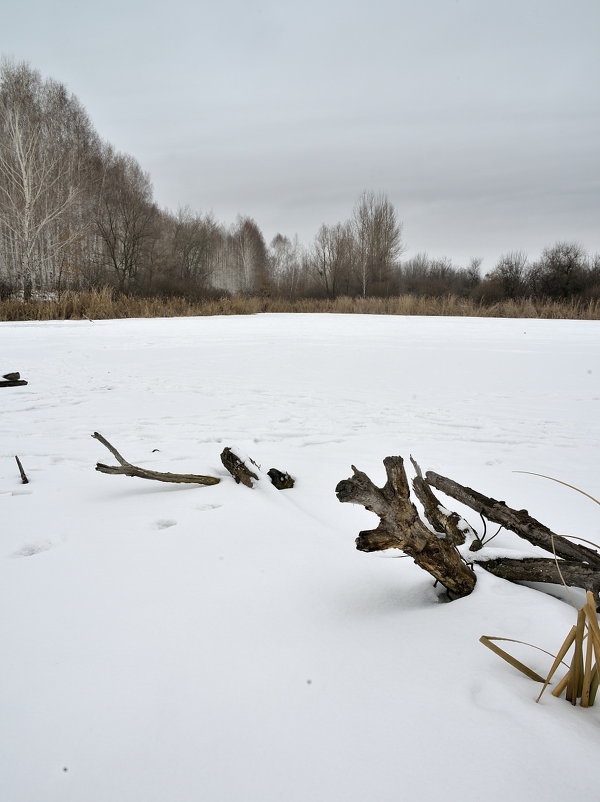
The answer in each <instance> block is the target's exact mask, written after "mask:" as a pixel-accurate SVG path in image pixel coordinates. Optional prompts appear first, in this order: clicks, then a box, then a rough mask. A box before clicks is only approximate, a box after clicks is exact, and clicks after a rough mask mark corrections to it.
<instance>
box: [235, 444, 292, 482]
mask: <svg viewBox="0 0 600 802" xmlns="http://www.w3.org/2000/svg"><path fill="white" fill-rule="evenodd" d="M221 462H222V463H223V466H224V467H225V468H226V469H227V470H228V471H229V473H230V474H231V475H232V476H233V478H234V479H235V482H236V484H240V483H241V484H243V485H246V487H254V482H258V481H259V477H258V476H257V475H256V474H255V473H254V471H252V470H251V469H250V468H249V467H248V466H247V465H246V463H245V462H244V461H243V460H242V459H241V458H240V457H238V455H237V454H236V453H235V452H233V451H232V450H231V449H230V448H229V446H228V447H227V448H224V449H223V451H222V452H221ZM250 462H252V463H253V464H254V465H255V466H256V468H257V469H258V465H256V463H255V462H254V460H252V459H251V460H250ZM267 476H268V477H269V479H270V480H271V483H272V484H273V485H274V486H275V487H276V488H277V490H289V489H290V488H292V487H293V486H294V479H293V478H292V477H291V476H290V475H289V473H286V472H285V471H280V470H279V468H270V469H269V470H268V471H267Z"/></svg>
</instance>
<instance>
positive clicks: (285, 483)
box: [267, 468, 295, 490]
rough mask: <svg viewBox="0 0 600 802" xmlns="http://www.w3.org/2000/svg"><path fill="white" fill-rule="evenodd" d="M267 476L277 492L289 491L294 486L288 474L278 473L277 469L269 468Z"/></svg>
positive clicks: (292, 479)
mask: <svg viewBox="0 0 600 802" xmlns="http://www.w3.org/2000/svg"><path fill="white" fill-rule="evenodd" d="M267 476H268V477H269V479H270V480H271V483H272V484H273V485H274V486H275V487H276V488H277V490H291V488H292V487H293V486H294V484H295V481H294V478H293V477H292V476H290V475H289V473H286V472H285V471H280V470H279V469H278V468H269V470H268V471H267Z"/></svg>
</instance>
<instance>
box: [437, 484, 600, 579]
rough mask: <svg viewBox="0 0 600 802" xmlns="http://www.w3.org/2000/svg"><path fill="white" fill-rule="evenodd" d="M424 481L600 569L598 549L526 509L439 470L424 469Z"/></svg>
mask: <svg viewBox="0 0 600 802" xmlns="http://www.w3.org/2000/svg"><path fill="white" fill-rule="evenodd" d="M425 481H426V482H427V484H429V485H431V486H433V487H435V488H436V489H437V490H441V492H442V493H445V494H446V495H447V496H451V497H452V498H454V499H456V500H457V501H460V502H461V503H462V504H465V505H466V506H467V507H471V509H473V510H475V511H476V512H478V513H480V514H481V515H484V516H485V517H486V518H487V519H488V520H490V521H494V522H495V523H497V524H501V525H502V526H504V527H505V528H506V529H510V530H511V531H512V532H515V534H517V535H519V537H522V538H524V539H525V540H528V541H529V542H530V543H532V544H533V545H534V546H539V547H540V548H542V549H544V550H545V551H549V552H551V553H553V554H556V555H557V556H558V557H562V558H563V559H564V560H574V561H576V562H580V563H588V564H589V565H590V566H592V567H595V569H596V570H600V554H598V552H597V551H594V550H593V549H588V548H587V547H586V546H581V545H579V544H578V543H572V542H571V541H570V540H567V538H565V537H561V535H557V534H555V533H554V532H552V530H550V529H548V527H547V526H544V524H541V523H540V522H539V521H536V519H535V518H532V517H531V515H529V513H528V512H527V510H513V509H512V508H511V507H508V506H507V505H506V504H505V503H504V502H503V501H496V499H493V498H488V497H487V496H484V495H483V494H482V493H478V492H477V491H476V490H473V489H472V488H470V487H465V486H464V485H461V484H459V483H458V482H455V481H454V480H453V479H448V478H447V477H446V476H440V474H437V473H434V472H433V471H427V473H426V474H425Z"/></svg>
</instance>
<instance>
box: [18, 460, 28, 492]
mask: <svg viewBox="0 0 600 802" xmlns="http://www.w3.org/2000/svg"><path fill="white" fill-rule="evenodd" d="M15 459H16V461H17V467H18V469H19V473H20V474H21V482H22V483H23V484H24V485H28V484H29V479H28V478H27V474H26V473H25V471H24V470H23V466H22V465H21V460H20V459H19V458H18V457H15Z"/></svg>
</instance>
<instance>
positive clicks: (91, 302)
mask: <svg viewBox="0 0 600 802" xmlns="http://www.w3.org/2000/svg"><path fill="white" fill-rule="evenodd" d="M266 312H268V313H286V314H290V313H324V312H326V313H331V314H341V315H343V314H361V315H414V316H446V317H447V316H450V317H504V318H550V319H570V320H598V319H600V300H590V301H580V300H570V301H562V302H559V301H538V300H533V299H527V298H525V299H520V300H507V301H499V302H497V303H494V304H491V305H489V304H488V305H486V304H484V303H483V302H481V301H474V300H470V299H467V298H459V297H458V296H455V295H446V296H443V297H438V298H430V297H426V296H419V295H400V296H394V297H389V298H350V297H340V298H336V299H335V300H327V299H318V298H317V299H315V298H302V299H297V300H288V299H285V298H271V297H259V296H234V297H223V298H217V299H210V300H204V301H193V300H190V299H187V298H183V297H170V298H160V297H149V298H144V297H136V296H127V295H119V294H117V293H115V292H114V291H113V290H111V289H102V290H91V291H87V292H65V293H63V294H62V295H61V296H60V297H59V298H55V299H51V300H43V301H42V300H32V301H22V300H20V299H16V298H15V299H10V298H9V299H5V300H2V301H0V321H19V320H83V319H89V320H107V319H118V318H134V317H135V318H142V317H143V318H154V317H190V316H212V315H254V314H259V313H266Z"/></svg>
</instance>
